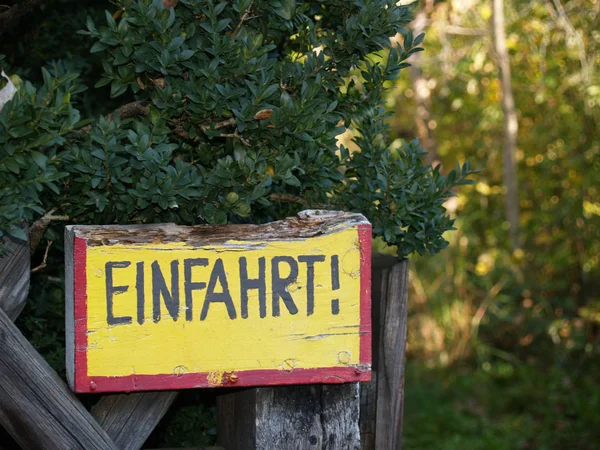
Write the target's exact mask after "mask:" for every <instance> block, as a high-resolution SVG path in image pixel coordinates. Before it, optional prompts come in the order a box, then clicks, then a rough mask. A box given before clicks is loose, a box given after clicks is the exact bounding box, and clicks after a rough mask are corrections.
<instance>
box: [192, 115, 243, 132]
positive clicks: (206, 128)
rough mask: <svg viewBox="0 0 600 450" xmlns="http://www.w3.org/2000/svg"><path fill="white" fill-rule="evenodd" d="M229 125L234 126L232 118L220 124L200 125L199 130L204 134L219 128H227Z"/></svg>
mask: <svg viewBox="0 0 600 450" xmlns="http://www.w3.org/2000/svg"><path fill="white" fill-rule="evenodd" d="M231 125H235V118H233V117H232V118H231V119H227V120H222V121H221V122H217V123H211V124H202V125H200V128H201V129H202V131H204V132H205V133H206V132H207V131H208V130H210V129H214V130H218V129H220V128H225V127H229V126H231Z"/></svg>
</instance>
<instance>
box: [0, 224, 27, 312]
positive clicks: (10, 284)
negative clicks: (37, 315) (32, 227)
mask: <svg viewBox="0 0 600 450" xmlns="http://www.w3.org/2000/svg"><path fill="white" fill-rule="evenodd" d="M24 231H25V234H28V231H27V228H25V230H24ZM2 245H4V246H5V247H6V253H5V254H4V255H3V256H0V309H2V310H4V312H5V313H6V314H7V315H8V317H10V318H11V320H15V319H16V318H17V317H18V316H19V314H20V313H21V311H22V310H23V307H24V306H25V301H26V300H27V293H28V292H29V273H30V267H29V264H30V263H29V260H30V258H29V242H28V241H22V240H20V239H15V238H12V237H4V240H3V241H2Z"/></svg>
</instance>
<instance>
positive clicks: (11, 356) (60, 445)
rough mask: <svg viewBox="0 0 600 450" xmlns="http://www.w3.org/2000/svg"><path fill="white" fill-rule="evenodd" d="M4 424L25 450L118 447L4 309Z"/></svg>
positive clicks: (0, 391) (0, 413) (0, 410)
mask: <svg viewBox="0 0 600 450" xmlns="http://www.w3.org/2000/svg"><path fill="white" fill-rule="evenodd" d="M0 424H1V425H2V426H3V427H4V428H6V430H7V431H8V432H9V433H10V434H11V436H12V437H13V438H14V439H15V440H16V441H17V442H18V443H19V445H20V446H21V447H22V448H23V449H25V450H28V449H31V450H40V449H56V450H66V449H85V450H96V449H98V450H113V449H114V450H116V449H117V448H118V447H116V446H115V444H114V443H113V442H112V440H111V439H110V438H109V437H108V435H107V434H106V432H104V430H102V428H100V426H99V425H98V424H97V423H96V421H95V420H94V418H93V417H92V416H91V415H90V413H89V412H87V411H86V410H85V408H84V407H83V406H82V405H81V403H80V402H79V401H78V400H77V398H75V396H74V395H73V394H72V393H71V391H69V389H68V388H67V386H66V385H65V384H64V382H63V381H62V380H61V379H60V377H59V376H58V375H57V374H56V372H55V371H54V370H53V369H52V368H51V367H50V366H49V365H48V363H46V361H44V359H43V358H42V357H41V356H40V355H39V354H38V352H37V351H36V350H35V349H34V348H33V346H32V345H31V344H30V343H29V342H28V341H27V339H26V338H25V337H24V336H23V335H22V334H21V332H20V331H19V330H18V329H17V327H16V326H15V325H14V324H13V323H12V321H11V320H10V319H9V318H8V316H7V315H6V314H5V313H4V311H1V310H0Z"/></svg>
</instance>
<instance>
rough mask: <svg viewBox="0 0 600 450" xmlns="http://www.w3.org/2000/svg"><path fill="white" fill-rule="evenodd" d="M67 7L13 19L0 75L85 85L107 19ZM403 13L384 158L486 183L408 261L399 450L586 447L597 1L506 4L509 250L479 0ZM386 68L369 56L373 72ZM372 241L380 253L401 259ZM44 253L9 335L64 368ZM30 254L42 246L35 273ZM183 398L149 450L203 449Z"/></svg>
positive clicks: (599, 103)
mask: <svg viewBox="0 0 600 450" xmlns="http://www.w3.org/2000/svg"><path fill="white" fill-rule="evenodd" d="M12 3H16V2H8V5H7V6H11V5H12ZM405 3H406V2H405ZM72 5H73V4H72V2H69V1H63V0H53V1H48V2H43V3H42V4H41V5H40V6H39V7H38V8H37V9H35V10H33V11H32V12H31V13H29V14H27V15H26V16H24V18H23V19H22V22H21V24H20V26H19V28H18V29H16V30H11V32H10V33H6V34H4V35H3V36H2V38H1V41H0V54H5V55H7V60H6V61H5V62H4V63H1V64H3V65H6V64H7V63H8V64H10V66H11V67H14V68H18V73H19V75H20V76H21V77H22V78H23V79H29V80H32V82H33V83H34V84H36V85H38V86H39V85H41V84H42V83H43V77H42V73H41V72H40V70H39V68H40V67H41V66H43V65H46V66H50V67H52V66H54V67H55V68H56V69H55V70H63V72H66V71H77V72H80V73H81V74H82V76H81V78H80V80H81V83H82V84H85V85H87V86H93V85H94V84H95V83H96V82H98V80H100V79H101V78H102V77H103V74H104V72H105V71H104V68H103V67H102V58H103V56H102V55H101V54H98V53H92V54H90V53H89V48H90V46H91V44H92V41H89V40H86V39H82V38H81V36H79V37H76V35H75V33H76V31H77V30H80V29H82V28H84V24H85V22H86V17H87V16H88V15H89V16H90V17H92V19H93V21H94V23H96V24H100V23H105V21H106V18H105V17H104V10H106V9H108V10H110V11H115V7H114V5H111V4H110V3H109V2H107V1H101V0H93V1H92V0H88V1H81V2H78V7H77V8H73V7H72ZM414 6H416V7H417V9H416V10H415V13H416V14H420V17H421V19H423V20H424V22H421V23H419V22H417V21H414V22H412V23H411V24H410V25H407V27H412V28H414V29H415V30H416V31H417V33H415V34H418V31H420V30H421V29H425V31H426V32H427V37H426V39H425V41H424V43H423V45H424V47H425V48H426V51H425V52H423V53H419V54H416V55H412V57H411V59H410V60H409V61H410V62H412V63H413V68H411V69H409V70H404V71H403V72H401V73H402V76H401V78H400V80H399V81H398V82H396V83H394V84H391V83H390V82H389V81H387V82H386V86H389V87H390V88H391V90H390V91H389V93H388V96H387V100H386V101H387V103H386V107H387V110H388V112H389V113H393V117H392V118H390V119H389V123H390V125H391V134H392V138H393V139H396V140H395V141H394V142H393V146H395V147H396V148H399V147H400V146H401V145H402V144H403V142H410V141H411V140H412V138H413V137H414V136H415V135H417V136H419V137H420V138H421V140H422V142H423V144H424V145H425V147H426V150H428V151H429V155H428V157H429V158H430V160H431V161H440V162H441V163H442V168H441V172H442V173H448V172H449V170H450V169H453V168H454V166H455V163H456V161H457V160H460V161H463V160H465V159H469V160H470V161H471V166H473V167H476V168H481V169H484V170H483V171H482V172H481V173H480V174H478V175H477V177H476V180H477V184H475V185H474V186H472V187H465V188H461V189H460V190H458V191H457V197H454V198H452V199H450V200H448V201H447V202H446V204H445V206H446V208H448V210H450V211H451V212H452V214H455V215H456V217H457V221H456V223H455V227H456V228H457V231H453V232H449V233H447V234H446V235H445V238H446V239H447V240H448V241H449V247H448V248H447V249H446V250H444V251H443V252H441V253H440V254H439V255H436V256H434V257H427V258H420V257H414V258H412V261H411V287H410V288H411V295H410V302H411V305H410V313H409V314H410V321H409V361H408V365H407V380H406V406H405V415H406V422H405V445H406V448H407V449H437V448H440V449H507V450H508V449H518V448H522V449H582V450H583V449H593V448H597V444H596V443H597V442H600V375H598V374H599V373H600V362H599V361H600V358H599V356H600V340H599V339H600V294H599V293H600V281H599V280H600V196H599V195H598V190H599V189H600V131H599V130H600V75H599V73H598V70H597V66H598V64H599V63H600V32H599V31H598V30H600V1H598V0H563V1H562V2H561V1H559V0H534V1H522V0H511V1H505V2H504V11H505V14H506V24H505V29H506V34H507V45H508V51H509V57H510V65H511V70H512V90H513V93H514V97H515V104H516V109H517V118H518V125H519V129H518V136H517V137H518V140H517V148H516V150H515V155H514V156H515V159H516V162H517V167H518V170H517V174H518V206H519V221H518V230H517V232H518V237H519V245H518V246H516V247H515V246H513V245H512V244H511V237H510V233H509V223H508V220H507V217H506V212H505V208H504V204H503V203H504V199H505V198H506V187H505V183H504V180H505V171H504V162H503V156H502V152H503V140H504V132H503V110H502V105H501V100H502V95H501V86H500V82H499V79H498V58H497V56H496V54H495V52H494V44H493V39H492V32H491V16H492V2H491V1H490V0H448V1H435V2H434V1H427V2H422V3H419V4H416V3H415V4H414ZM0 13H1V10H0ZM423 23H424V25H423ZM423 27H424V28H423ZM25 30H28V31H25ZM398 38H399V40H400V42H401V43H402V42H403V39H402V38H401V37H400V36H398ZM387 55H388V53H387V51H383V52H380V53H377V54H374V55H373V56H372V57H373V59H374V60H378V59H379V60H380V61H382V62H385V61H387V58H388V56H387ZM347 76H348V77H350V78H352V77H354V78H355V79H356V80H357V81H358V80H360V79H361V77H362V76H361V74H360V73H354V72H352V73H349V74H347ZM110 89H111V88H110V86H105V87H100V88H97V89H88V90H87V91H86V92H85V93H82V94H81V96H80V101H79V102H78V104H77V105H78V108H79V110H80V111H81V117H94V116H97V115H99V114H106V113H107V112H109V111H112V110H114V109H115V108H117V107H118V106H120V105H121V104H122V103H123V101H122V100H119V101H116V100H114V99H110ZM125 95H126V96H127V95H129V94H125ZM127 98H128V99H129V100H131V99H132V98H131V97H127ZM66 114H67V115H68V111H66ZM352 133H354V135H356V127H351V129H350V130H348V131H347V132H346V133H345V134H344V135H343V136H341V137H340V139H341V142H343V143H345V144H346V145H347V147H348V148H349V149H350V150H351V151H352V150H353V148H354V147H353V145H352V144H351V142H350V141H349V140H348V138H349V136H350V135H352ZM362 136H363V137H364V135H362ZM355 161H359V159H357V160H355ZM50 175H52V174H50ZM50 181H52V180H50ZM282 185H285V183H283V181H282ZM288 186H291V185H288ZM291 187H293V186H291ZM321 200H322V199H321ZM0 203H1V200H0ZM300 206H301V205H300ZM357 207H358V208H364V207H365V205H357ZM60 232H61V231H60V227H56V228H51V229H50V230H49V231H48V233H49V234H47V235H46V239H58V240H60ZM381 234H382V235H383V234H384V231H383V230H382V233H381ZM390 241H393V239H388V242H390ZM380 244H381V245H380V248H381V249H382V250H385V251H391V252H393V251H396V250H398V249H397V248H396V249H389V248H385V245H384V244H383V243H381V242H380ZM55 247H56V250H53V251H52V252H50V256H49V260H50V262H51V263H52V262H55V263H56V264H49V266H48V267H47V268H46V269H45V270H44V271H43V272H41V273H38V274H35V275H34V278H33V284H32V292H31V296H30V297H31V298H30V301H29V302H28V306H27V308H28V309H27V310H26V311H25V312H24V313H23V315H22V316H21V317H22V318H21V319H20V326H21V328H22V329H23V330H24V331H25V332H26V333H27V334H28V337H29V338H30V339H31V340H32V342H33V343H34V344H35V345H36V346H37V348H38V349H39V350H40V351H41V352H42V353H43V354H44V355H45V356H46V357H47V359H48V360H49V361H50V362H51V363H52V364H53V365H54V366H55V367H56V368H57V369H58V370H59V371H62V370H63V369H64V356H63V354H62V350H61V349H62V348H64V337H63V333H62V329H63V326H64V317H63V316H62V314H63V312H62V311H63V307H62V302H63V298H64V294H63V291H62V289H63V288H62V283H63V282H62V278H61V277H62V275H61V273H60V269H59V267H60V261H61V260H62V254H61V253H60V249H59V247H60V246H55ZM42 253H43V248H42V249H41V251H40V252H39V254H37V255H36V256H35V258H36V260H40V259H41V257H42V255H41V254H42ZM185 402H186V404H182V405H181V408H179V410H178V411H177V412H176V413H175V415H173V416H171V417H169V418H167V420H166V421H165V423H163V425H162V426H161V428H160V429H159V430H158V433H157V435H156V436H154V437H153V439H154V445H158V444H164V445H170V446H176V445H192V444H193V445H203V444H207V443H210V442H212V441H213V439H214V427H213V426H212V425H211V417H212V415H211V409H210V408H211V406H210V404H211V399H210V398H188V399H187V400H186V401H185ZM199 404H200V405H201V406H198V405H199Z"/></svg>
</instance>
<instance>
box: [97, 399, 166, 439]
mask: <svg viewBox="0 0 600 450" xmlns="http://www.w3.org/2000/svg"><path fill="white" fill-rule="evenodd" d="M176 397H177V392H176V391H161V392H137V393H132V394H114V395H104V396H103V397H102V398H101V399H100V401H99V402H98V403H96V405H94V407H93V408H92V416H93V417H94V418H95V419H96V420H97V421H98V424H99V425H100V426H101V427H102V428H103V429H104V431H106V433H107V434H108V435H109V436H110V438H111V439H112V440H113V442H114V443H115V445H116V446H117V447H118V448H120V449H121V450H139V449H140V448H141V447H142V445H143V444H144V442H146V439H148V436H150V433H152V430H154V428H155V427H156V425H157V424H158V422H159V421H160V419H162V417H163V416H164V415H165V413H166V412H167V410H168V409H169V407H170V406H171V405H172V403H173V401H175V398H176Z"/></svg>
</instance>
